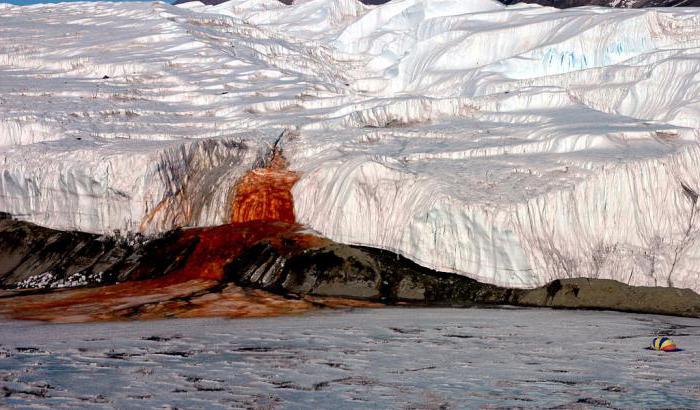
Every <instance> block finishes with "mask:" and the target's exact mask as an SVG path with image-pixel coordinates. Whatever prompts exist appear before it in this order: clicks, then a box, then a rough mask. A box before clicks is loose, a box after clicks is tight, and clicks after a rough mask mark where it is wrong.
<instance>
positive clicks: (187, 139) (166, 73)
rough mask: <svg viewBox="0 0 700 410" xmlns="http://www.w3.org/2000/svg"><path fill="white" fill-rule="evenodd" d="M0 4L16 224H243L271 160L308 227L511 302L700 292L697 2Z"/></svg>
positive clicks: (4, 199)
mask: <svg viewBox="0 0 700 410" xmlns="http://www.w3.org/2000/svg"><path fill="white" fill-rule="evenodd" d="M1 7H2V9H1V10H2V13H0V27H1V30H2V37H1V39H0V156H1V157H2V162H1V165H0V167H1V171H2V174H1V176H0V210H2V211H7V212H10V213H12V214H14V215H16V216H18V217H20V218H23V219H27V220H30V221H33V222H37V223H40V224H42V225H47V226H52V227H59V228H64V229H82V230H88V231H93V232H108V231H111V230H113V229H125V230H132V231H137V230H138V231H144V232H159V231H162V230H166V229H170V228H173V227H176V226H194V225H211V224H220V223H226V222H228V218H229V217H230V215H231V206H232V205H231V204H232V198H231V195H232V192H234V187H235V185H236V183H237V182H238V181H239V179H240V177H241V175H243V174H244V173H245V172H246V171H248V170H250V169H251V168H253V167H256V166H258V165H259V164H260V162H261V158H263V157H264V156H265V155H266V154H267V153H269V152H270V150H271V149H272V147H273V145H274V146H278V148H281V149H282V150H283V152H284V155H285V157H286V158H287V160H288V162H289V166H290V167H291V169H292V170H294V171H296V172H297V173H298V175H299V176H300V180H299V181H298V182H297V183H296V185H295V186H294V188H293V194H294V200H295V212H296V217H297V220H298V221H299V222H301V223H304V224H307V225H308V226H310V227H311V228H313V229H315V230H317V231H319V232H320V233H322V234H324V235H326V236H328V237H330V238H332V239H334V240H337V241H341V242H346V243H353V244H361V245H367V246H374V247H380V248H384V249H390V250H393V251H395V252H398V253H401V254H403V255H405V256H407V257H409V258H411V259H413V260H415V261H417V262H419V263H421V264H423V265H426V266H429V267H432V268H435V269H439V270H442V271H450V272H456V273H460V274H464V275H467V276H470V277H473V278H476V279H478V280H481V281H484V282H489V283H495V284H498V285H504V286H515V287H533V286H539V285H542V284H545V283H547V282H549V281H550V280H552V279H555V278H562V277H578V276H583V277H599V278H612V279H616V280H619V281H622V282H625V283H629V284H633V285H651V286H654V285H656V286H675V287H687V288H691V289H694V290H695V291H700V283H699V279H700V272H699V271H698V270H697V268H695V266H697V263H698V261H699V259H700V245H699V244H698V229H699V226H698V224H699V223H700V221H699V219H700V216H698V215H697V213H698V209H697V208H698V206H700V204H698V193H700V170H699V169H698V167H697V164H698V160H699V159H700V158H698V156H699V155H700V147H699V146H698V137H700V11H697V10H696V9H691V8H688V9H682V8H680V9H646V10H615V9H603V8H595V7H585V8H577V9H569V10H556V9H552V8H546V7H540V6H535V5H516V6H509V7H506V6H503V5H502V4H500V3H499V2H496V1H491V0H478V1H470V2H464V1H459V0H398V1H392V2H389V3H387V4H384V5H381V6H365V5H362V4H361V3H359V2H356V1H354V0H300V1H297V2H295V4H294V5H292V6H285V5H283V4H281V3H280V2H278V1H276V0H232V1H229V2H227V3H223V4H219V5H216V6H205V5H203V4H201V3H198V2H193V3H186V4H183V5H182V6H180V7H173V6H169V5H166V4H163V3H129V4H106V3H71V4H61V5H42V6H32V7H15V6H1ZM49 23H50V24H49ZM280 135H281V136H282V137H281V139H280Z"/></svg>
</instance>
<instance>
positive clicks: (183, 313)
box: [0, 152, 377, 322]
mask: <svg viewBox="0 0 700 410" xmlns="http://www.w3.org/2000/svg"><path fill="white" fill-rule="evenodd" d="M297 180H298V176H297V175H296V174H295V173H293V172H290V171H288V170H287V163H286V161H285V159H284V158H283V157H282V155H281V154H279V153H278V152H275V153H274V154H273V156H272V158H271V160H270V161H269V163H268V166H266V167H265V168H259V169H254V170H252V171H250V172H248V173H247V174H246V175H244V176H243V177H242V178H241V180H240V181H239V182H238V184H236V186H235V190H234V192H235V195H234V198H233V200H232V204H231V223H229V224H227V225H221V226H214V227H206V228H190V229H185V230H183V232H182V234H181V235H180V236H179V237H178V238H177V240H176V241H177V242H176V243H175V244H174V247H173V249H180V250H182V249H189V248H188V247H191V246H193V249H192V251H191V253H189V256H188V257H187V258H186V260H184V261H182V264H181V266H180V267H179V268H177V269H175V270H174V271H172V272H171V273H169V274H167V275H165V276H162V277H159V278H152V279H145V280H139V281H131V282H124V283H119V284H114V285H107V286H102V287H96V288H80V289H66V290H59V291H52V292H48V293H40V294H32V292H21V291H20V292H9V294H6V295H2V296H3V297H2V299H0V301H1V303H0V314H3V315H6V316H9V317H12V318H16V319H30V320H45V321H54V322H89V321H101V320H133V319H163V318H176V317H177V318H181V317H205V316H224V317H262V316H279V315H286V314H297V313H302V312H305V311H308V310H310V309H314V308H317V307H319V306H329V307H344V306H377V305H376V304H373V303H368V302H360V301H353V300H347V299H342V298H325V299H323V298H310V297H307V298H304V299H289V298H285V297H283V296H279V295H275V294H272V293H269V292H265V291H261V290H256V289H244V288H241V287H239V286H236V285H235V284H233V283H223V282H222V279H223V278H224V268H225V266H226V265H227V264H229V263H230V262H232V261H234V260H235V259H236V258H237V257H238V256H239V255H240V254H241V252H243V251H244V250H245V249H246V248H249V247H251V246H253V245H255V244H256V243H259V242H260V241H267V242H268V243H270V244H271V245H273V246H275V247H276V248H277V249H278V251H280V252H282V253H284V252H291V251H293V250H299V249H308V248H311V247H316V246H320V245H323V244H325V243H327V239H325V238H321V237H318V236H315V235H312V234H308V233H305V232H303V229H301V228H302V227H300V226H299V225H297V224H296V222H295V218H294V202H293V199H292V193H291V188H292V186H293V185H294V183H296V181H297ZM164 251H165V252H167V251H168V250H164Z"/></svg>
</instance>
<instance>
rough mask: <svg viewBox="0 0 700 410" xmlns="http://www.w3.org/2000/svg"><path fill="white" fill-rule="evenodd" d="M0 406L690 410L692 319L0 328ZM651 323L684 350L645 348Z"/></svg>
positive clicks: (415, 313) (389, 314) (563, 314)
mask: <svg viewBox="0 0 700 410" xmlns="http://www.w3.org/2000/svg"><path fill="white" fill-rule="evenodd" d="M2 328H3V330H2V332H0V357H1V359H0V377H1V379H0V383H1V385H2V390H3V392H4V398H0V404H1V405H3V406H47V407H52V408H57V407H63V408H77V407H89V408H111V407H118V408H143V407H158V406H173V407H179V408H183V407H190V408H191V407H199V408H203V407H206V408H230V407H251V408H261V407H262V408H277V407H280V408H350V407H352V408H388V407H391V408H476V407H538V408H542V407H554V406H563V408H572V407H576V406H580V407H581V408H594V407H614V408H639V407H645V408H658V407H664V408H697V407H698V406H699V405H700V371H699V370H698V366H699V365H700V355H699V354H698V352H699V351H700V320H697V319H682V318H674V317H663V316H651V315H635V314H621V313H612V312H575V311H552V310H546V309H381V310H356V311H335V312H328V313H321V314H315V315H309V316H301V317H296V318H279V319H250V320H235V321H231V320H223V319H215V320H214V319H211V320H209V319H207V320H201V319H196V320H170V321H158V322H135V323H134V322H129V323H100V324H83V325H50V324H36V323H31V322H12V321H5V322H3V323H2ZM657 334H664V335H668V336H670V337H672V338H673V340H675V341H676V342H677V343H678V345H679V346H680V347H681V348H683V349H685V350H684V351H682V352H678V353H663V352H656V351H648V350H644V348H645V347H646V346H647V345H648V344H649V343H650V341H651V339H652V338H653V337H654V336H655V335H657Z"/></svg>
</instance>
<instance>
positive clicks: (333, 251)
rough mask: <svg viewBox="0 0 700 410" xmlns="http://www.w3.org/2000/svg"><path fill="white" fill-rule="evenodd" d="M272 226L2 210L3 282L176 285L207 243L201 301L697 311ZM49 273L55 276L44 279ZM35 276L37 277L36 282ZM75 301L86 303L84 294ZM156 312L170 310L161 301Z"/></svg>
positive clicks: (677, 297)
mask: <svg viewBox="0 0 700 410" xmlns="http://www.w3.org/2000/svg"><path fill="white" fill-rule="evenodd" d="M260 224H265V222H260ZM256 226H257V225H256ZM222 228H225V229H222ZM273 228H274V229H272V228H271V227H266V226H262V227H260V228H259V230H260V231H264V232H270V235H260V236H259V238H262V239H255V240H253V241H252V242H246V243H245V244H237V245H236V244H233V243H230V240H234V239H232V238H236V237H237V236H235V235H232V233H237V232H243V230H246V229H247V231H245V232H247V233H246V234H244V235H243V236H248V237H250V234H251V233H252V232H255V231H256V229H258V228H255V227H253V226H250V225H240V226H238V225H225V226H222V227H215V228H201V229H190V230H182V231H181V230H175V231H172V232H169V233H167V234H165V235H163V236H161V237H158V238H154V239H146V238H140V237H131V238H122V237H104V236H98V235H93V234H88V233H83V232H63V231H57V230H53V229H47V228H42V227H39V226H36V225H34V224H31V223H27V222H21V221H16V220H13V219H11V218H9V217H7V216H5V217H3V218H2V219H0V287H4V288H6V289H8V288H15V287H18V285H21V286H20V287H33V288H51V287H74V286H95V285H106V284H111V283H115V282H124V281H137V280H151V279H156V278H164V279H168V278H170V280H168V281H166V282H162V283H163V284H168V285H169V286H170V285H172V286H177V283H178V281H185V280H192V279H197V276H196V275H195V274H196V273H197V272H189V273H190V274H189V275H184V276H182V277H180V278H179V277H178V274H180V275H182V272H183V269H181V268H182V267H183V266H189V267H190V268H191V269H193V268H197V267H199V268H201V269H205V265H202V264H201V263H202V262H206V261H199V260H198V261H197V263H194V264H190V265H188V264H189V263H190V260H191V259H196V258H197V257H195V256H193V255H197V252H199V253H201V252H202V249H198V246H199V245H203V246H204V248H203V249H204V250H205V251H206V252H207V254H206V255H208V256H206V257H207V258H208V259H209V260H210V261H216V262H217V263H221V264H222V266H223V277H220V276H219V277H217V276H214V277H206V280H208V281H209V282H208V283H209V284H208V285H206V286H205V285H202V286H203V287H201V288H197V289H196V292H195V293H196V294H195V295H194V296H196V297H197V298H202V297H205V299H206V296H207V295H206V294H207V293H209V294H211V295H210V296H211V297H213V298H216V297H217V296H216V293H217V292H221V290H222V289H226V288H227V286H229V285H237V286H240V287H243V288H244V289H258V290H262V291H265V292H268V293H269V294H276V295H280V296H282V297H285V298H289V299H290V300H298V299H303V298H307V299H308V298H311V299H312V300H313V298H346V299H354V300H361V301H368V302H379V303H382V304H391V305H393V304H411V305H421V306H473V305H517V306H540V307H552V308H571V309H612V310H620V311H629V312H644V313H659V314H669V315H680V316H692V317H700V295H698V294H696V293H695V292H693V291H691V290H688V289H674V288H651V287H633V286H628V285H626V284H623V283H619V282H615V281H611V280H601V279H581V278H579V279H563V280H556V281H554V282H552V283H550V284H549V285H547V286H544V287H541V288H537V289H529V290H528V289H507V288H502V287H498V286H493V285H489V284H484V283H480V282H477V281H475V280H473V279H469V278H467V277H464V276H460V275H455V274H450V273H441V272H436V271H433V270H431V269H428V268H425V267H422V266H420V265H417V264H416V263H414V262H412V261H411V260H409V259H407V258H404V257H403V256H400V255H397V254H395V253H392V252H388V251H383V250H379V249H373V248H366V247H358V246H350V245H343V244H338V243H334V242H332V241H330V240H327V239H325V238H320V237H317V236H313V235H309V234H308V233H303V232H302V231H301V230H300V229H299V227H298V226H296V225H279V224H274V225H273ZM219 230H220V231H221V232H218V231H219ZM214 233H218V234H226V235H225V236H222V237H221V238H219V237H218V236H217V237H216V238H218V239H222V238H223V239H226V238H228V239H226V240H221V241H218V240H217V241H214V242H212V241H211V239H212V238H211V236H212V234H214ZM214 245H216V247H212V246H214ZM234 245H235V246H234ZM200 247H201V246H200ZM201 257H202V255H199V256H198V258H201ZM199 268H198V269H199ZM46 272H50V273H51V276H50V277H47V276H46V275H44V274H45V273H46ZM37 277H38V278H43V279H42V280H43V282H41V281H37V280H34V281H32V278H37ZM76 278H79V279H80V280H77V279H76ZM178 278H179V279H178ZM203 278H204V277H203ZM150 282H153V281H152V280H151V281H150ZM144 283H146V282H141V283H139V282H134V283H133V287H135V288H143V286H144V285H143V284H144ZM158 283H160V282H158ZM158 283H155V284H153V283H152V284H151V285H152V286H155V288H156V289H157V288H158V286H161V285H159V284H158ZM118 286H122V288H123V287H124V286H127V288H128V286H132V285H130V284H128V283H122V284H121V285H118ZM122 288H119V289H118V290H115V289H112V290H108V291H111V292H112V293H115V294H117V295H119V294H122V293H123V292H124V290H123V289H122ZM101 289H102V288H101ZM105 289H107V287H105ZM142 290H143V289H142ZM37 291H39V292H51V291H50V290H43V291H42V290H35V291H33V292H29V296H24V297H33V296H32V295H35V294H36V292H37ZM21 294H27V293H26V291H25V292H20V295H21ZM12 295H14V294H11V295H10V297H14V296H12ZM188 297H189V296H188ZM0 299H2V298H0ZM88 299H89V298H88ZM181 299H182V297H181ZM185 299H187V298H185ZM185 299H182V300H183V301H184V302H182V301H181V302H182V303H185V304H184V305H182V303H180V302H178V303H179V304H178V305H177V306H178V309H180V310H182V309H186V305H187V303H191V302H187V301H186V300H185ZM5 300H7V299H5ZM178 300H179V299H178ZM0 303H2V300H0ZM80 303H84V298H83V299H81V302H80ZM169 303H171V304H173V303H174V302H172V301H171V302H169ZM181 305H182V306H181ZM173 306H175V305H173ZM132 309H136V310H138V309H139V308H138V306H134V307H132ZM149 309H152V307H149ZM160 309H167V305H164V307H161V308H160ZM165 313H167V312H165ZM165 313H164V314H165Z"/></svg>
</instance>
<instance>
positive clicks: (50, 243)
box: [0, 214, 191, 288]
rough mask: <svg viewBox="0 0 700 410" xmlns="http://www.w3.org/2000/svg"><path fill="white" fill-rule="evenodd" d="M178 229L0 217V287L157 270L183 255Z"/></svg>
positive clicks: (116, 278)
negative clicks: (147, 230)
mask: <svg viewBox="0 0 700 410" xmlns="http://www.w3.org/2000/svg"><path fill="white" fill-rule="evenodd" d="M180 234H181V231H179V230H174V231H171V232H168V233H167V234H165V235H163V236H162V237H159V238H152V239H148V240H147V239H146V238H143V237H141V236H138V235H136V236H127V237H122V236H120V235H118V234H115V235H112V236H101V235H95V234H90V233H85V232H75V231H58V230H54V229H48V228H44V227H40V226H37V225H34V224H31V223H27V222H22V221H16V220H14V219H12V218H11V217H9V216H8V215H6V214H4V215H2V216H1V217H0V287H4V288H9V287H70V286H76V285H96V284H109V283H115V282H121V281H126V280H138V279H145V278H152V277H157V276H162V275H165V274H167V273H168V272H170V271H172V270H173V269H175V268H176V267H177V266H178V264H179V261H181V260H184V259H186V257H187V255H188V253H189V252H190V251H191V247H188V246H186V244H182V243H178V241H177V239H178V238H179V237H180Z"/></svg>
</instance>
